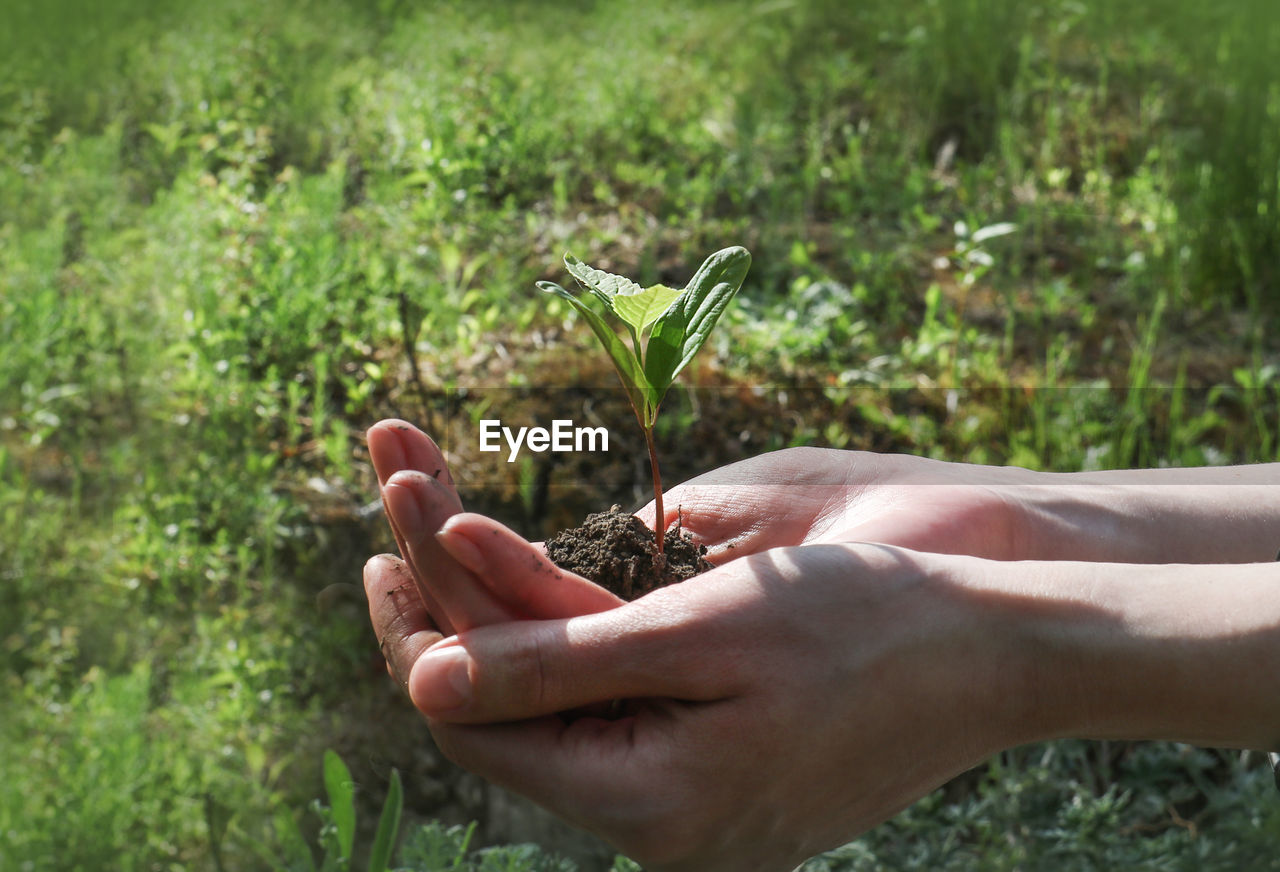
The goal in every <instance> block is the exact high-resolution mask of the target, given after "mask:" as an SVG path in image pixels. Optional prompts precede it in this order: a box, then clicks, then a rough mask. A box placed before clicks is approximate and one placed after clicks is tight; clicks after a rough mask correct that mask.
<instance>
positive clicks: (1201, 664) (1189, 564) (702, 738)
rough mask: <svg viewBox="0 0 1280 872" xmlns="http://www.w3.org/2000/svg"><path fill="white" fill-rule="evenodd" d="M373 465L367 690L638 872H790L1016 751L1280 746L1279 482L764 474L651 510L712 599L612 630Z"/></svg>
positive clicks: (416, 453)
mask: <svg viewBox="0 0 1280 872" xmlns="http://www.w3.org/2000/svg"><path fill="white" fill-rule="evenodd" d="M369 444H370V450H371V453H372V454H373V456H374V463H375V466H376V467H377V469H378V474H379V480H380V482H381V483H382V484H383V489H384V499H385V498H387V494H388V491H390V492H392V493H391V497H390V498H389V499H387V506H388V510H389V516H390V518H391V521H392V524H393V527H394V528H395V529H396V530H397V538H398V540H399V541H400V542H401V549H402V554H405V555H406V557H407V559H408V562H407V563H405V562H402V561H400V560H398V559H396V558H394V557H389V556H379V557H375V558H374V559H372V560H371V561H370V562H369V564H368V565H367V566H366V570H365V581H366V588H367V590H368V592H369V601H370V613H371V618H372V620H373V624H374V628H375V631H376V632H377V633H378V638H379V639H380V640H381V642H382V645H383V651H384V653H385V654H386V656H387V658H388V667H389V669H390V670H391V672H392V674H393V675H396V676H398V677H399V678H400V680H401V683H402V684H403V685H404V686H405V687H406V689H407V690H408V692H409V695H410V697H411V699H412V700H413V701H414V703H415V704H416V705H417V706H418V708H419V709H421V710H422V711H423V713H424V714H425V715H426V716H427V718H428V722H429V724H430V726H431V729H432V733H433V735H434V737H435V739H436V741H437V742H438V743H439V745H440V746H441V748H442V749H443V750H444V751H445V753H446V754H448V755H449V756H450V757H452V758H453V759H454V760H455V761H457V762H458V763H460V764H461V765H463V766H465V767H467V768H469V769H471V770H473V771H475V772H477V773H479V774H481V775H483V776H484V777H486V778H489V779H490V780H493V781H495V782H497V783H499V784H503V785H505V786H507V787H509V788H511V789H514V790H516V791H518V792H521V793H524V794H525V795H527V796H529V797H531V798H532V799H534V800H535V801H537V802H539V803H541V804H543V805H544V806H546V807H548V808H550V809H551V810H553V811H555V812H557V813H558V814H560V815H561V816H563V817H564V818H566V819H567V820H569V821H571V822H573V823H575V824H577V825H579V826H582V827H583V828H586V829H589V830H592V831H594V832H596V833H598V834H599V835H601V836H602V837H604V838H605V839H606V840H608V841H610V842H611V843H613V844H614V845H615V846H616V847H618V849H619V850H621V851H623V852H624V853H626V854H628V855H629V856H632V857H633V858H635V859H636V860H638V861H639V862H641V863H642V864H643V865H644V866H645V868H646V869H653V870H694V869H698V870H713V872H714V870H782V869H789V868H792V867H793V866H794V865H795V864H797V863H799V862H800V861H802V860H803V859H805V858H806V857H808V856H811V855H813V854H815V853H818V852H820V851H822V850H825V849H827V848H830V847H832V846H835V845H838V844H840V843H842V842H845V841H848V840H849V839H851V838H853V837H854V836H856V835H857V834H858V833H860V832H862V831H864V830H866V829H867V828H869V827H871V826H874V825H875V824H877V823H879V822H881V821H883V820H885V819H886V818H888V817H890V816H892V815H893V814H894V813H896V812H897V811H898V810H900V809H901V808H903V807H904V806H906V805H908V804H910V803H911V802H912V801H914V800H915V799H917V798H919V797H920V796H922V795H924V794H925V793H927V792H928V791H929V790H931V789H933V788H934V787H936V786H938V785H939V784H942V783H943V782H945V781H946V780H948V779H949V778H951V777H952V776H954V775H955V774H957V773H959V772H961V771H963V770H965V769H967V768H969V767H971V766H973V765H975V764H977V763H979V762H981V761H982V760H983V759H985V758H986V757H987V756H989V755H990V754H992V753H994V752H995V751H998V750H1000V749H1002V748H1007V747H1011V746H1013V745H1017V744H1021V743H1024V742H1029V741H1035V740H1039V739H1045V738H1052V737H1062V736H1080V737H1094V738H1103V737H1112V738H1135V739H1140V738H1153V739H1177V740H1181V741H1189V742H1196V743H1201V744H1209V745H1218V746H1228V747H1242V748H1271V747H1277V745H1280V677H1277V673H1276V670H1275V669H1274V664H1275V663H1276V662H1280V596H1277V595H1276V592H1277V591H1278V590H1280V569H1278V568H1277V566H1276V565H1275V564H1273V563H1271V562H1270V561H1272V560H1274V558H1275V556H1276V555H1275V549H1276V547H1277V545H1280V541H1278V540H1280V497H1277V494H1278V493H1280V488H1277V487H1275V484H1277V483H1280V477H1277V476H1278V472H1280V470H1278V469H1277V468H1276V467H1275V466H1264V467H1252V468H1246V469H1244V470H1235V471H1232V472H1230V473H1224V472H1223V471H1221V470H1218V471H1212V470H1210V471H1203V470H1202V471H1186V472H1177V473H1172V474H1170V473H1168V472H1167V471H1160V472H1146V473H1143V472H1138V473H1124V474H1119V475H1110V476H1107V475H1089V476H1080V477H1075V478H1063V477H1053V476H1042V475H1038V474H1033V473H1028V472H1026V471H1025V470H1013V469H992V468H982V467H969V466H963V465H954V464H943V463H936V462H930V461H923V460H921V459H918V458H905V457H879V456H874V455H865V454H859V453H854V452H826V451H821V450H817V449H796V450H791V451H784V452H778V453H775V454H770V455H765V456H763V457H760V458H755V459H753V460H749V461H745V462H743V463H740V464H735V465H733V466H730V467H726V468H725V469H722V470H718V471H716V472H715V473H711V474H709V475H708V476H703V477H701V478H699V479H695V480H693V481H692V482H690V483H688V484H686V485H684V486H682V487H679V488H675V489H673V491H672V492H671V493H670V494H669V495H668V501H667V504H668V505H671V506H679V507H680V509H681V512H682V515H683V521H684V525H685V528H686V530H689V531H690V532H692V533H693V534H694V535H695V536H696V537H698V538H700V539H701V540H702V541H703V542H704V543H706V544H707V545H708V546H709V548H710V556H711V558H712V560H713V562H715V563H717V564H718V565H717V568H716V569H715V570H713V571H712V572H710V573H707V574H705V575H703V576H701V577H699V578H698V579H697V580H696V581H695V582H691V583H686V584H681V585H676V586H674V587H671V588H666V589H663V590H660V591H655V592H654V593H652V594H650V595H648V596H646V597H644V598H642V599H640V600H637V601H636V602H633V603H629V604H619V603H618V602H617V601H616V600H613V599H612V598H611V595H608V594H604V595H603V596H602V595H601V594H602V593H603V592H600V589H599V588H595V586H594V585H591V584H590V582H586V581H585V580H583V579H579V578H577V577H576V576H572V575H570V574H567V573H562V572H559V571H558V570H554V569H548V567H547V566H546V564H545V559H544V558H543V557H542V554H541V549H540V547H539V546H537V545H534V544H531V543H528V542H525V541H523V540H522V539H520V537H518V536H517V535H516V534H514V533H513V532H511V531H509V530H506V529H505V528H503V527H501V525H498V524H497V523H496V522H494V521H492V520H489V519H486V518H483V517H482V516H479V515H471V514H466V513H463V512H461V503H460V502H459V501H458V500H457V494H456V492H455V491H453V490H452V487H451V485H450V484H449V483H448V479H447V474H445V475H441V476H437V477H433V476H432V473H433V472H434V471H435V470H437V469H443V460H442V459H441V458H440V456H439V451H438V449H436V448H435V447H434V445H433V444H432V443H431V442H430V440H429V439H427V437H426V436H425V435H423V434H421V433H420V432H419V431H417V430H416V429H414V428H412V427H410V426H409V425H406V424H404V423H403V422H383V423H382V424H379V425H377V426H376V427H375V428H374V429H373V430H372V431H370V437H369ZM424 473H425V475H424ZM1067 485H1071V486H1067ZM397 489H403V490H404V491H406V492H408V493H409V494H411V495H412V496H413V497H414V509H415V511H416V514H414V512H411V511H405V508H406V505H407V504H408V500H407V499H406V498H405V494H397V493H395V491H396V490H397ZM1091 507H1092V510H1091ZM640 514H641V517H646V515H645V513H644V512H641V513H640ZM646 519H647V520H649V521H651V520H652V517H651V514H650V515H649V516H648V517H647V518H646ZM667 520H668V521H670V520H674V519H673V518H668V519H667ZM1193 533H1194V536H1193ZM1192 538H1193V539H1194V540H1195V541H1185V540H1187V539H1192ZM1066 557H1071V558H1074V559H1063V558H1066ZM1197 557H1199V558H1201V560H1200V561H1195V560H1194V558H1197ZM1205 558H1209V559H1212V560H1213V561H1215V562H1214V563H1213V564H1206V563H1204V562H1203V559H1205ZM1177 560H1182V561H1184V562H1171V561H1177ZM1118 561H1126V562H1118ZM1262 561H1267V562H1262ZM415 567H416V568H418V569H419V570H423V569H426V570H427V572H426V573H425V574H423V573H421V572H418V573H415V572H414V568H415ZM415 575H417V576H418V582H419V584H420V585H421V586H422V587H423V588H424V589H425V590H426V591H427V596H426V597H424V598H417V597H411V596H407V595H406V592H410V591H412V587H408V586H406V585H407V582H406V577H409V578H413V577H414V576H415ZM1210 581H1211V582H1212V583H1208V582H1210ZM424 601H425V602H426V603H427V606H425V607H424V605H423V603H424ZM612 700H625V701H626V702H625V703H623V704H622V707H621V712H620V713H621V717H618V718H616V719H606V718H603V717H597V716H595V715H597V714H600V713H602V712H603V711H605V710H608V707H609V701H612ZM569 711H573V712H575V716H572V717H569V716H565V715H564V714H563V713H564V712H569ZM781 749H785V752H784V751H783V750H781Z"/></svg>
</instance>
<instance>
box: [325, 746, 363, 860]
mask: <svg viewBox="0 0 1280 872" xmlns="http://www.w3.org/2000/svg"><path fill="white" fill-rule="evenodd" d="M324 788H325V791H326V792H327V793H328V794H329V809H330V813H331V814H332V815H333V825H334V826H335V827H337V829H338V848H339V849H340V850H341V851H342V856H343V857H344V858H350V857H351V848H352V846H353V845H354V844H355V839H356V802H355V784H354V782H352V780H351V770H350V769H348V768H347V764H346V763H343V762H342V758H341V757H339V756H338V755H337V754H336V753H334V752H333V751H325V752H324Z"/></svg>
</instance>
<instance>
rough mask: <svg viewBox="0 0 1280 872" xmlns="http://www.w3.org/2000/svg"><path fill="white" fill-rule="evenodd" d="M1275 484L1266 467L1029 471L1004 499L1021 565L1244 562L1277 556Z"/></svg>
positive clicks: (1275, 474)
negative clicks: (1051, 562) (1029, 562)
mask: <svg viewBox="0 0 1280 872" xmlns="http://www.w3.org/2000/svg"><path fill="white" fill-rule="evenodd" d="M1018 472H1019V473H1023V472H1024V471H1021V470H1019V471H1018ZM1277 485H1280V464H1264V465H1259V466H1243V467H1221V468H1214V467H1204V468H1198V469H1140V470H1114V471H1110V472H1086V473H1026V474H1022V475H1018V476H1017V477H1016V478H1015V480H1014V482H1013V483H1012V484H1011V485H1010V486H1008V487H1005V488H1004V491H1005V492H1006V493H1008V494H1010V496H1009V497H1008V499H1009V502H1010V503H1011V505H1013V506H1015V507H1016V510H1015V519H1016V520H1015V522H1014V525H1013V529H1014V530H1015V531H1016V540H1017V542H1018V543H1019V552H1020V556H1021V557H1022V558H1023V559H1032V560H1093V561H1104V562H1114V563H1249V562H1262V561H1272V560H1275V558H1276V551H1277V548H1280V487H1278V486H1277Z"/></svg>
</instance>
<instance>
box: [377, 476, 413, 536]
mask: <svg viewBox="0 0 1280 872" xmlns="http://www.w3.org/2000/svg"><path fill="white" fill-rule="evenodd" d="M382 502H383V505H385V506H386V507H387V514H389V515H390V516H391V520H392V522H393V523H394V524H395V525H396V527H397V528H399V529H400V530H401V531H402V532H404V531H413V530H417V529H418V528H419V527H421V526H422V511H421V509H419V508H418V498H417V497H416V496H414V494H413V491H411V490H409V488H407V487H403V486H401V485H396V484H389V485H387V486H386V487H384V488H383V489H382Z"/></svg>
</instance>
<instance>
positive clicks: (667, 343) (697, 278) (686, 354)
mask: <svg viewBox="0 0 1280 872" xmlns="http://www.w3.org/2000/svg"><path fill="white" fill-rule="evenodd" d="M749 269H751V254H750V252H748V251H747V250H746V249H745V248H742V247H741V246H734V247H732V248H726V249H723V250H721V251H717V252H716V253H715V254H713V255H711V256H710V257H708V258H707V259H706V261H705V262H704V263H703V264H702V266H701V267H700V268H699V269H698V271H697V273H695V274H694V276H693V278H692V279H690V280H689V284H688V286H687V287H686V288H685V289H684V291H683V292H682V293H681V295H680V297H679V299H677V300H676V301H675V303H673V304H672V305H671V308H669V309H668V310H667V311H666V314H664V315H663V316H662V317H661V318H659V319H658V321H657V323H655V324H654V327H653V332H652V334H650V336H649V347H648V349H647V350H646V351H645V361H644V371H645V376H646V378H647V379H648V382H649V384H650V385H652V386H653V387H652V394H653V397H654V403H653V406H654V413H655V414H656V413H657V406H658V404H659V403H661V402H662V398H663V397H664V396H665V395H666V393H667V389H668V388H669V387H671V383H672V382H673V381H675V377H676V376H677V375H678V374H679V372H680V370H682V369H684V368H685V366H686V365H688V363H689V361H690V360H692V359H693V356H694V355H695V354H697V353H698V349H699V348H701V347H702V344H703V343H704V342H706V341H707V337H708V336H709V335H710V334H711V329H712V328H713V327H715V326H716V321H718V320H719V319H720V315H721V313H722V312H724V310H725V307H726V306H728V305H729V301H730V300H732V299H733V296H734V294H736V293H738V289H739V288H741V287H742V282H743V280H744V279H745V278H746V277H747V270H749Z"/></svg>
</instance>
